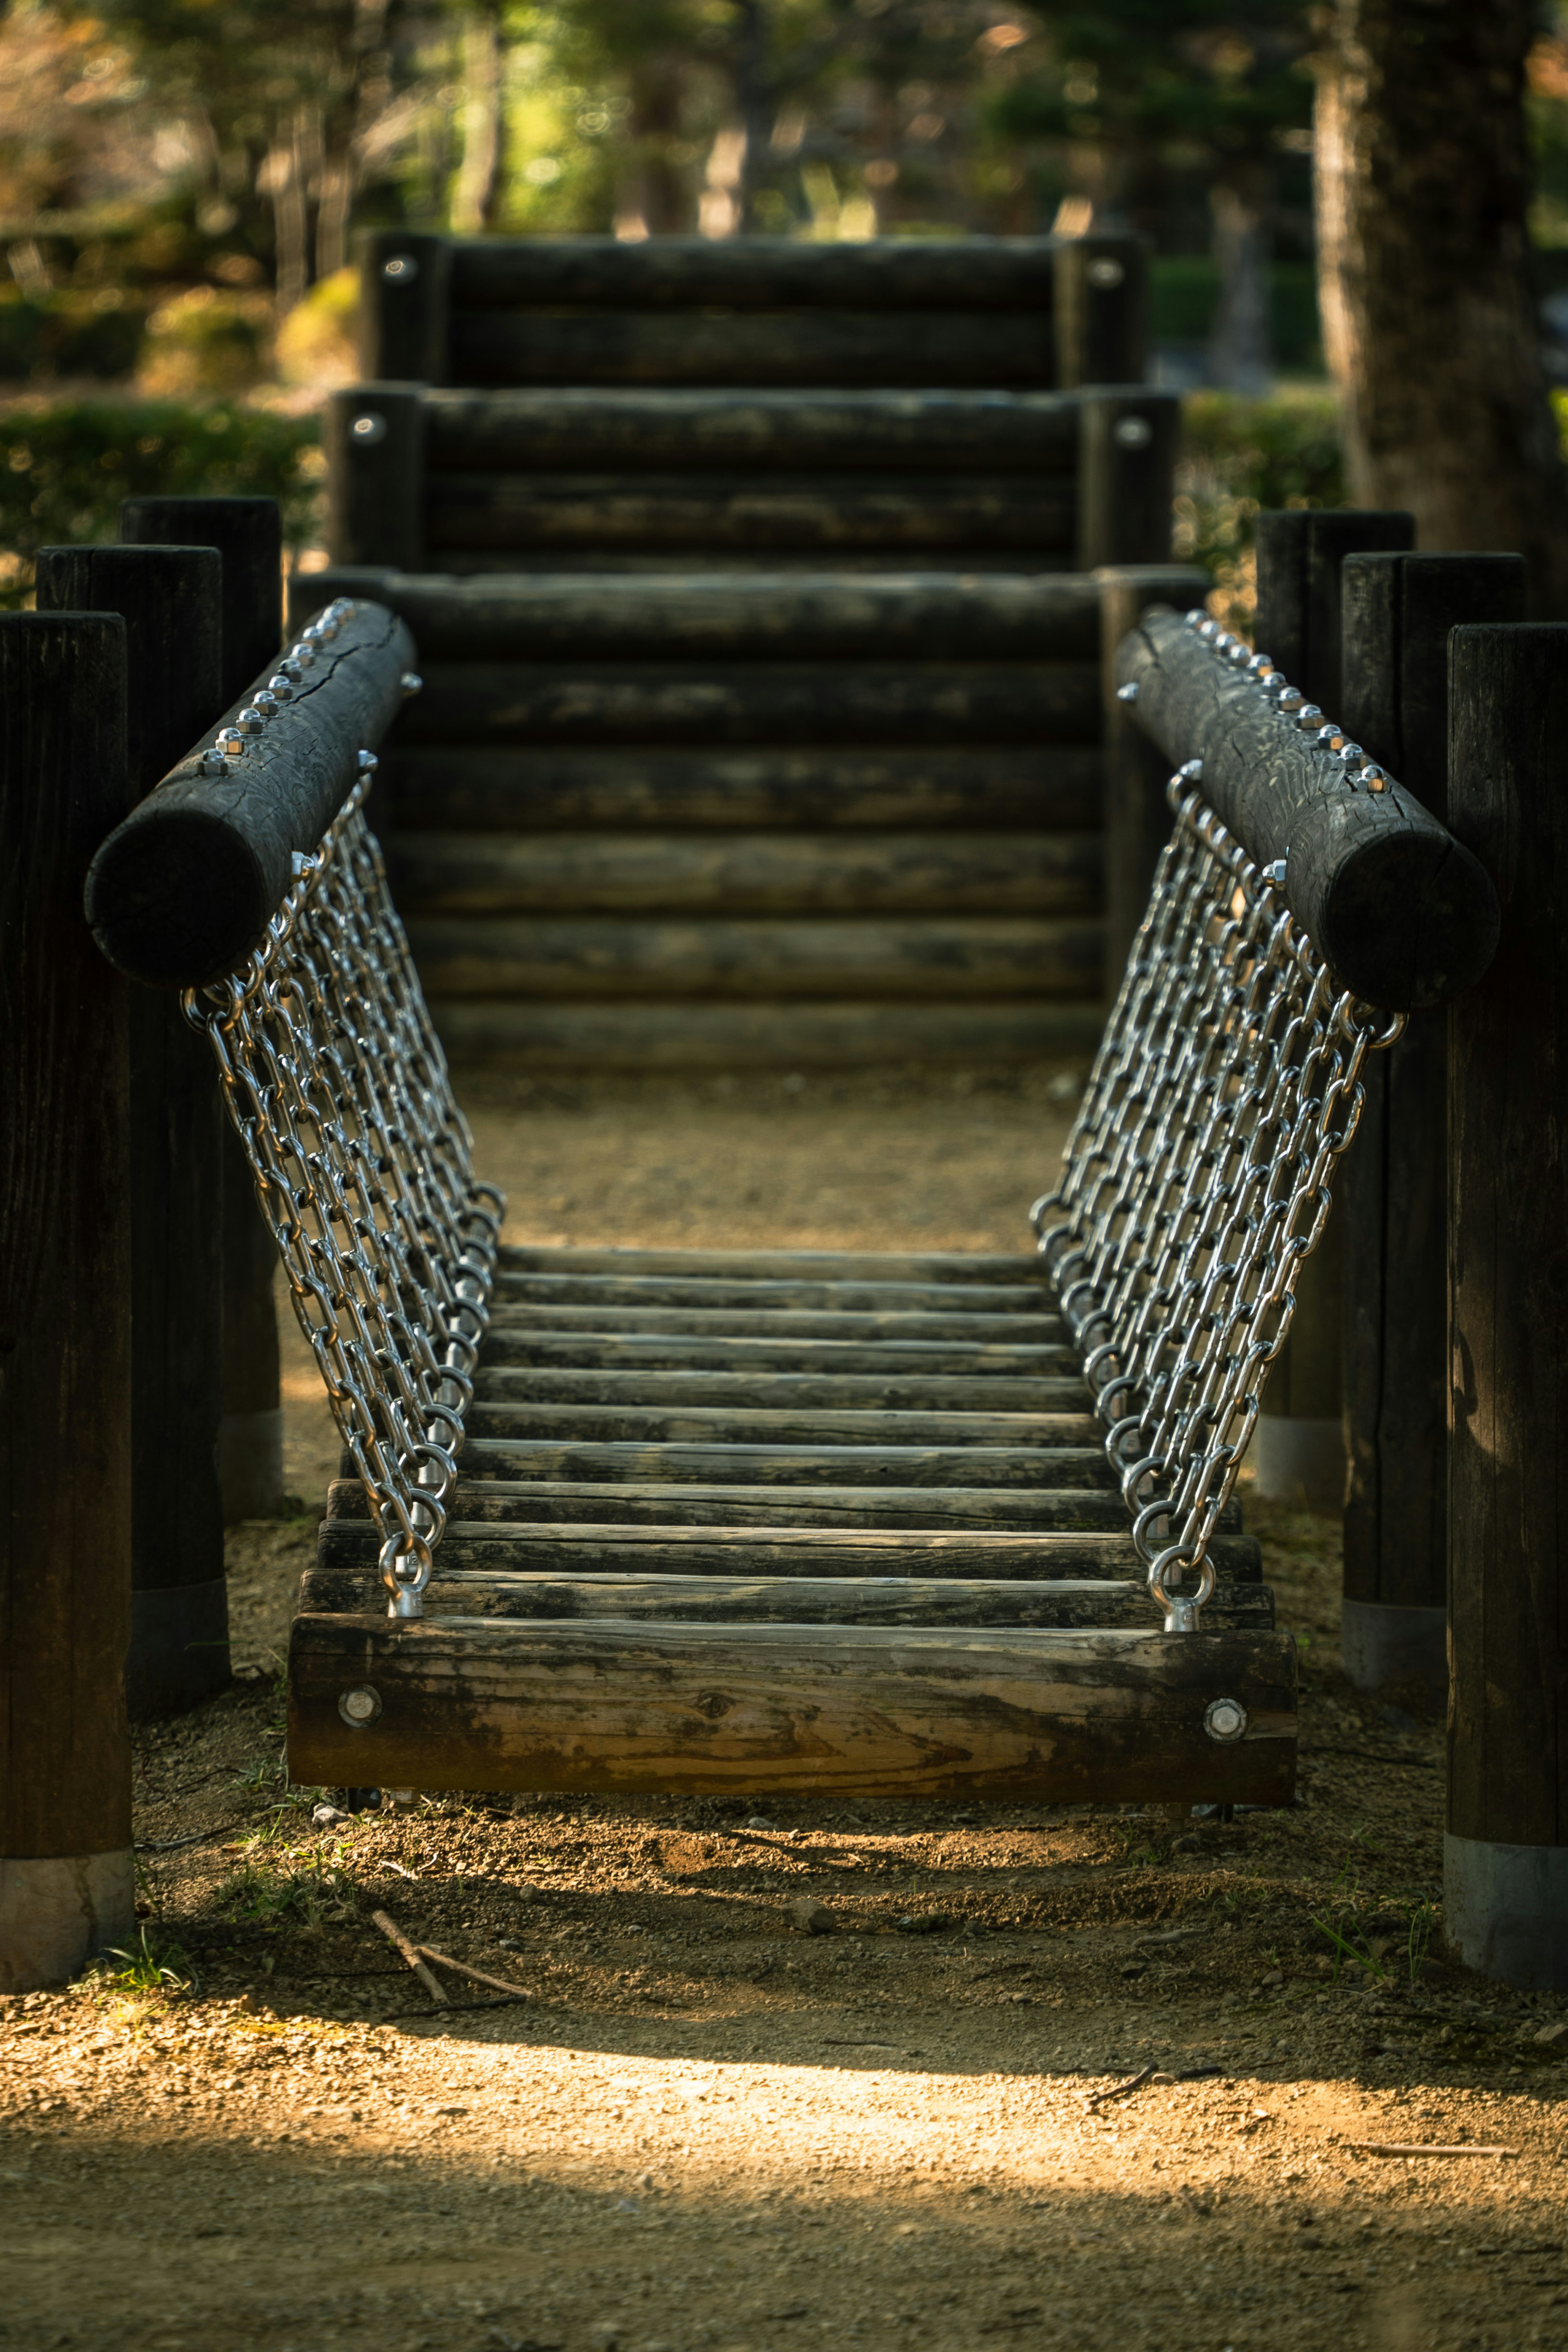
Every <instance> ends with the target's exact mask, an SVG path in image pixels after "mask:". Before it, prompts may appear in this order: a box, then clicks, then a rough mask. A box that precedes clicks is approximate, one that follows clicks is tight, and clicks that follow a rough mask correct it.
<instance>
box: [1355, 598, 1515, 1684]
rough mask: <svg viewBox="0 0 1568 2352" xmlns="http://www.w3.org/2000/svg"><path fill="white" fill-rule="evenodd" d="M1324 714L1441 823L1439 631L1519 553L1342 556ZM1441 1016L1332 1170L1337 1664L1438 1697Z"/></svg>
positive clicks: (1443, 1306)
mask: <svg viewBox="0 0 1568 2352" xmlns="http://www.w3.org/2000/svg"><path fill="white" fill-rule="evenodd" d="M1343 587H1344V616H1343V646H1344V658H1343V690H1342V696H1341V700H1340V708H1339V709H1338V711H1337V712H1336V714H1335V716H1336V717H1337V718H1338V719H1340V720H1341V722H1342V725H1344V726H1345V727H1346V728H1348V730H1350V732H1351V733H1352V735H1353V736H1354V737H1355V740H1357V742H1358V743H1361V744H1362V745H1363V746H1364V748H1365V749H1366V750H1367V751H1370V752H1371V753H1372V754H1373V758H1374V759H1377V760H1381V761H1382V762H1383V763H1384V766H1385V767H1386V768H1387V769H1388V771H1389V772H1390V774H1392V775H1394V776H1397V778H1398V779H1399V782H1401V783H1402V784H1403V785H1404V786H1405V789H1406V790H1407V791H1409V792H1411V793H1415V796H1416V798H1417V799H1418V800H1419V801H1421V802H1422V803H1423V804H1424V805H1425V806H1426V807H1427V808H1429V809H1430V810H1431V811H1432V814H1433V815H1434V816H1437V817H1440V818H1441V819H1442V820H1443V822H1444V824H1447V822H1448V633H1449V631H1450V630H1451V629H1453V628H1455V627H1457V626H1458V625H1460V624H1462V623H1466V622H1477V621H1519V620H1522V618H1523V616H1524V588H1525V580H1524V560H1523V558H1522V557H1521V556H1518V555H1352V556H1347V557H1346V559H1345V562H1344V567H1343ZM1362 1088H1363V1097H1364V1100H1363V1106H1362V1115H1361V1128H1360V1131H1359V1133H1358V1134H1357V1137H1356V1143H1355V1149H1354V1150H1352V1151H1351V1152H1350V1153H1349V1154H1347V1156H1346V1159H1345V1161H1344V1164H1343V1167H1342V1170H1341V1172H1340V1178H1339V1185H1338V1191H1339V1196H1340V1197H1339V1205H1338V1207H1337V1208H1336V1210H1335V1215H1336V1217H1337V1219H1338V1220H1339V1222H1340V1224H1341V1226H1342V1246H1343V1252H1344V1277H1345V1279H1344V1342H1343V1344H1344V1355H1343V1379H1344V1440H1345V1453H1346V1458H1347V1460H1348V1463H1349V1479H1348V1484H1347V1488H1346V1500H1345V1557H1344V1624H1343V1631H1342V1653H1343V1658H1344V1666H1345V1672H1346V1674H1347V1675H1349V1677H1350V1679H1351V1681H1352V1683H1353V1684H1354V1685H1355V1686H1356V1688H1357V1689H1358V1690H1367V1691H1376V1692H1379V1693H1380V1694H1381V1695H1382V1696H1384V1697H1385V1698H1388V1699H1391V1700H1394V1701H1396V1702H1397V1703H1398V1704H1400V1705H1402V1706H1415V1707H1416V1708H1418V1709H1426V1708H1431V1709H1437V1708H1440V1707H1441V1706H1442V1705H1443V1702H1444V1697H1445V1695H1446V1693H1447V1682H1448V1659H1447V1475H1448V1474H1447V1417H1448V1378H1447V1248H1448V1242H1447V1208H1446V1192H1447V1181H1446V1179H1447V1117H1446V1112H1445V1102H1444V1097H1445V1093H1446V1089H1447V1022H1446V1019H1445V1016H1444V1015H1443V1014H1442V1013H1436V1012H1426V1013H1412V1014H1411V1016H1410V1024H1409V1027H1408V1028H1407V1029H1406V1031H1405V1035H1404V1036H1403V1038H1402V1039H1401V1040H1400V1042H1399V1044H1398V1045H1395V1046H1394V1048H1393V1049H1392V1051H1390V1052H1389V1053H1386V1054H1374V1055H1372V1056H1371V1058H1370V1059H1369V1060H1368V1062H1367V1064H1366V1066H1365V1067H1364V1069H1363V1073H1362Z"/></svg>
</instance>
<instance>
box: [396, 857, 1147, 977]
mask: <svg viewBox="0 0 1568 2352" xmlns="http://www.w3.org/2000/svg"><path fill="white" fill-rule="evenodd" d="M1101 857H1102V850H1101V845H1100V840H1099V838H1098V836H1097V835H1093V834H1053V833H1008V834H997V833H980V834H954V833H934V834H918V833H865V834H826V835H823V834H810V833H787V834H759V833H735V834H724V833H713V834H680V833H675V834H657V833H629V834H619V835H616V834H610V835H605V834H598V833H547V834H522V835H519V834H505V833H500V834H479V833H413V834H405V835H398V836H396V837H395V838H394V840H393V841H392V842H391V843H390V844H389V845H388V859H389V865H390V870H391V873H392V877H393V883H394V887H395V891H396V894H397V903H398V906H399V908H401V909H402V910H404V911H405V912H406V913H408V914H409V915H421V916H431V915H438V914H447V915H459V914H460V915H521V914H528V913H532V912H538V913H541V914H543V915H547V916H549V917H552V918H555V919H558V918H560V917H562V916H563V915H566V914H570V913H577V914H590V913H615V914H637V913H658V914H666V915H674V914H711V915H717V916H725V917H735V916H741V915H765V914H776V913H781V912H782V913H784V914H789V915H812V914H823V915H827V914H832V915H839V916H857V917H860V916H867V915H872V914H932V915H946V916H952V915H956V914H960V913H963V912H965V911H969V912H974V913H980V914H989V915H1005V914H1043V915H1082V914H1090V913H1093V912H1094V911H1095V910H1096V908H1097V905H1098V900H1099V896H1100V865H1101ZM848 993H851V994H852V993H853V991H852V990H851V991H848Z"/></svg>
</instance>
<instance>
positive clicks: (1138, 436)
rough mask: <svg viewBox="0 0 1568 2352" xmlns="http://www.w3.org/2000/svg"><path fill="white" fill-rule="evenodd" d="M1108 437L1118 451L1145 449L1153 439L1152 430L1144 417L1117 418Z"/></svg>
mask: <svg viewBox="0 0 1568 2352" xmlns="http://www.w3.org/2000/svg"><path fill="white" fill-rule="evenodd" d="M1110 437H1111V439H1112V440H1113V441H1114V442H1115V443H1116V446H1117V447H1118V448H1119V449H1146V448H1147V447H1148V446H1149V444H1150V442H1151V441H1152V439H1153V438H1154V428H1153V426H1152V425H1151V424H1150V422H1149V420H1148V418H1147V417H1146V416H1119V417H1118V418H1117V420H1116V423H1115V425H1113V426H1112V427H1111V433H1110Z"/></svg>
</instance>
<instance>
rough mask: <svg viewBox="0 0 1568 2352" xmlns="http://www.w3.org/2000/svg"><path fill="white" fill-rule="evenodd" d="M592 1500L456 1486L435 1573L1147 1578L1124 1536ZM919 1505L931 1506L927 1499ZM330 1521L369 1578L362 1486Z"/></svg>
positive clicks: (1218, 1540) (1239, 1539) (370, 1551)
mask: <svg viewBox="0 0 1568 2352" xmlns="http://www.w3.org/2000/svg"><path fill="white" fill-rule="evenodd" d="M598 1491H599V1493H600V1494H601V1495H602V1496H605V1497H606V1498H607V1499H608V1500H609V1501H610V1502H611V1503H612V1504H614V1505H615V1506H616V1510H614V1511H606V1512H605V1513H604V1514H603V1515H602V1516H601V1517H598V1518H595V1516H594V1514H593V1513H592V1512H591V1511H585V1512H581V1513H578V1514H577V1515H576V1516H575V1517H570V1516H565V1515H562V1514H554V1515H552V1514H551V1513H549V1512H548V1511H547V1510H546V1511H541V1509H540V1508H539V1505H540V1499H541V1490H540V1489H539V1488H538V1487H534V1486H505V1485H500V1484H488V1485H487V1484H483V1483H477V1482H474V1481H471V1480H470V1481H467V1482H464V1483H460V1484H459V1486H458V1487H457V1489H455V1491H454V1508H455V1510H456V1511H457V1512H458V1517H455V1518H454V1519H453V1520H452V1521H451V1522H450V1523H449V1525H448V1528H447V1534H446V1535H445V1536H444V1537H443V1538H442V1541H441V1548H440V1551H439V1553H438V1555H437V1574H438V1575H439V1576H443V1577H444V1576H447V1575H448V1574H451V1573H454V1572H456V1571H457V1570H458V1569H459V1568H461V1569H463V1570H465V1572H467V1571H470V1570H471V1571H472V1572H473V1573H474V1574H476V1575H478V1574H485V1575H489V1574H495V1573H501V1572H503V1571H504V1572H510V1571H511V1570H529V1571H530V1572H531V1573H536V1574H542V1573H546V1572H548V1573H551V1574H561V1575H566V1576H575V1575H577V1574H579V1573H580V1572H582V1571H584V1570H589V1569H593V1570H601V1569H603V1570H610V1569H614V1570H627V1571H631V1570H635V1571H636V1572H637V1573H638V1574H639V1575H640V1574H644V1573H647V1574H653V1573H655V1572H659V1571H665V1570H669V1571H674V1572H678V1573H679V1574H680V1575H683V1576H733V1575H740V1574H745V1575H749V1576H781V1577H801V1576H808V1577H809V1576H817V1577H838V1576H876V1577H889V1576H900V1575H905V1576H924V1577H952V1576H956V1577H966V1576H967V1577H980V1578H982V1579H987V1580H995V1579H997V1578H1005V1579H1008V1580H1012V1579H1016V1578H1022V1579H1023V1580H1025V1581H1028V1580H1030V1579H1031V1578H1041V1577H1044V1578H1048V1579H1051V1580H1056V1579H1058V1578H1060V1577H1088V1578H1095V1579H1100V1580H1103V1579H1106V1578H1111V1579H1121V1580H1125V1579H1128V1578H1131V1579H1132V1580H1134V1581H1137V1580H1140V1579H1141V1578H1142V1574H1143V1570H1142V1564H1141V1562H1140V1561H1139V1559H1138V1556H1137V1553H1136V1552H1135V1551H1134V1549H1133V1547H1132V1539H1131V1536H1130V1535H1129V1534H1128V1532H1127V1529H1126V1527H1125V1524H1123V1525H1122V1526H1121V1527H1116V1528H1039V1527H1029V1528H1018V1527H1016V1526H1009V1527H1003V1528H987V1527H984V1526H975V1525H973V1524H972V1523H970V1522H969V1521H968V1520H966V1519H964V1518H963V1517H958V1518H956V1519H955V1520H953V1522H952V1524H949V1525H945V1526H942V1527H931V1526H930V1525H926V1524H923V1523H921V1522H919V1521H916V1522H913V1523H911V1524H910V1526H907V1527H906V1526H903V1525H900V1524H892V1523H889V1524H888V1525H878V1524H875V1523H872V1522H868V1520H867V1519H866V1518H865V1517H855V1518H853V1519H851V1520H847V1521H844V1522H841V1523H837V1524H835V1523H834V1522H833V1521H831V1520H826V1519H823V1518H820V1517H816V1518H811V1519H805V1518H803V1519H802V1520H801V1521H800V1522H798V1523H797V1522H796V1521H795V1520H793V1519H791V1518H790V1517H787V1516H781V1514H780V1513H779V1512H777V1511H773V1514H772V1516H771V1517H762V1516H759V1517H757V1518H756V1519H755V1520H747V1519H746V1518H745V1517H730V1518H724V1517H714V1516H710V1517H707V1518H705V1519H701V1520H698V1519H697V1518H696V1517H693V1518H692V1519H691V1520H690V1522H689V1523H688V1522H686V1521H684V1520H672V1519H670V1518H669V1517H668V1507H669V1498H668V1489H664V1490H659V1489H652V1490H649V1489H644V1490H643V1493H642V1496H641V1497H639V1498H637V1499H638V1500H639V1501H646V1500H647V1499H648V1497H649V1496H650V1494H651V1496H652V1498H653V1500H654V1501H655V1502H657V1503H658V1506H659V1507H661V1508H663V1509H664V1510H665V1513H666V1516H665V1517H662V1518H659V1517H655V1516H653V1514H652V1513H647V1514H645V1515H644V1516H642V1517H637V1518H634V1517H630V1516H627V1515H626V1512H625V1509H624V1505H625V1498H626V1488H625V1487H601V1488H600V1489H599V1490H598ZM549 1499H550V1498H549V1497H548V1496H546V1497H545V1501H546V1503H548V1501H549ZM680 1499H681V1500H682V1501H684V1500H685V1496H682V1497H681V1498H680ZM741 1499H742V1501H749V1502H753V1503H755V1504H756V1506H757V1508H758V1512H759V1514H764V1513H768V1512H769V1511H771V1510H772V1506H771V1505H770V1503H769V1501H768V1498H767V1497H766V1496H757V1495H755V1494H745V1495H743V1496H742V1498H741ZM816 1499H820V1498H819V1497H818V1498H816ZM922 1499H923V1501H924V1502H925V1503H926V1504H927V1505H928V1506H929V1504H930V1501H931V1497H930V1496H925V1497H923V1498H922ZM956 1499H957V1500H958V1501H959V1502H960V1503H963V1502H966V1501H967V1500H969V1499H970V1498H968V1497H965V1496H959V1497H957V1498H956ZM1001 1499H1002V1501H1003V1502H1004V1503H1005V1505H1007V1506H1008V1507H1009V1508H1011V1507H1012V1506H1014V1505H1015V1504H1016V1501H1017V1497H1016V1496H1003V1497H1002V1498H1001ZM814 1507H815V1501H814ZM327 1511H328V1517H327V1519H326V1520H325V1522H324V1523H323V1525H322V1528H321V1534H320V1537H319V1539H318V1559H319V1564H321V1565H322V1566H325V1567H330V1568H331V1569H333V1570H338V1569H343V1570H352V1571H353V1572H354V1573H355V1574H358V1573H359V1572H360V1571H361V1570H367V1571H368V1570H371V1569H373V1568H374V1566H375V1559H376V1550H377V1547H378V1545H379V1542H380V1538H379V1537H378V1536H377V1534H376V1531H375V1528H374V1526H373V1524H372V1523H371V1518H370V1511H369V1507H368V1505H367V1503H366V1501H365V1496H364V1489H363V1486H361V1485H360V1483H359V1481H358V1480H357V1479H356V1478H341V1479H338V1480H336V1481H334V1483H333V1484H332V1485H331V1486H330V1487H329V1488H328V1490H327ZM1226 1522H1227V1527H1226V1532H1224V1533H1222V1534H1219V1535H1216V1536H1215V1539H1214V1543H1213V1546H1212V1549H1211V1557H1212V1558H1213V1560H1214V1563H1215V1573H1216V1574H1217V1575H1218V1576H1219V1578H1220V1579H1221V1580H1222V1581H1224V1582H1227V1583H1242V1582H1245V1583H1253V1584H1256V1583H1257V1581H1258V1578H1259V1577H1260V1576H1261V1574H1262V1572H1263V1570H1262V1556H1261V1553H1260V1552H1259V1549H1258V1541H1257V1538H1255V1537H1253V1536H1247V1535H1242V1534H1240V1533H1238V1532H1237V1527H1238V1525H1239V1522H1238V1517H1237V1513H1236V1511H1235V1510H1234V1509H1229V1508H1227V1511H1226Z"/></svg>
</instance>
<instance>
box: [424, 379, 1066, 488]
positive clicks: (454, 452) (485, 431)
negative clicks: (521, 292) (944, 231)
mask: <svg viewBox="0 0 1568 2352" xmlns="http://www.w3.org/2000/svg"><path fill="white" fill-rule="evenodd" d="M425 448H426V464H427V465H428V466H429V467H431V469H432V471H433V472H437V473H442V474H451V473H456V472H458V471H463V470H468V469H472V470H474V471H476V472H479V473H483V474H489V473H498V474H499V473H509V472H514V471H521V470H532V471H535V472H541V473H542V472H545V471H551V472H554V471H565V470H567V469H569V468H572V467H580V468H582V469H584V470H602V471H606V472H607V471H611V470H613V471H615V472H617V473H630V474H634V475H635V474H640V473H643V472H645V471H647V472H653V471H661V470H668V471H669V472H672V473H688V472H690V473H700V472H712V473H724V472H726V471H729V470H731V469H733V470H736V471H741V470H743V471H744V472H745V473H747V474H749V475H754V474H759V473H762V474H767V473H775V472H776V473H781V474H795V473H799V472H801V471H803V470H804V471H807V472H810V471H814V470H818V469H825V470H832V469H839V470H842V471H843V472H845V473H847V474H851V475H863V474H876V475H879V474H884V473H894V474H896V473H899V472H900V471H904V470H909V471H911V472H912V471H916V470H917V469H918V470H920V471H923V472H937V471H939V470H940V471H944V472H952V473H982V472H984V473H1005V474H1008V475H1011V476H1017V475H1020V474H1022V475H1030V474H1042V473H1043V474H1047V475H1048V474H1057V475H1062V474H1068V475H1071V474H1074V473H1076V471H1077V467H1078V460H1079V402H1078V400H1076V399H1075V398H1074V396H1073V394H1071V393H1061V392H994V391H985V392H881V391H875V390H873V391H865V392H856V393H849V394H845V393H842V392H761V391H758V390H756V389H755V388H754V387H753V388H752V389H749V390H747V391H745V392H728V391H713V390H701V391H697V390H689V389H683V388H674V387H666V388H665V389H663V390H661V391H658V392H621V391H605V390H602V389H598V388H595V387H593V386H589V385H584V384H577V385H574V386H573V388H572V389H571V390H570V391H569V392H553V391H520V390H513V391H510V392H461V391H439V392H430V393H427V394H426V399H425Z"/></svg>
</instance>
